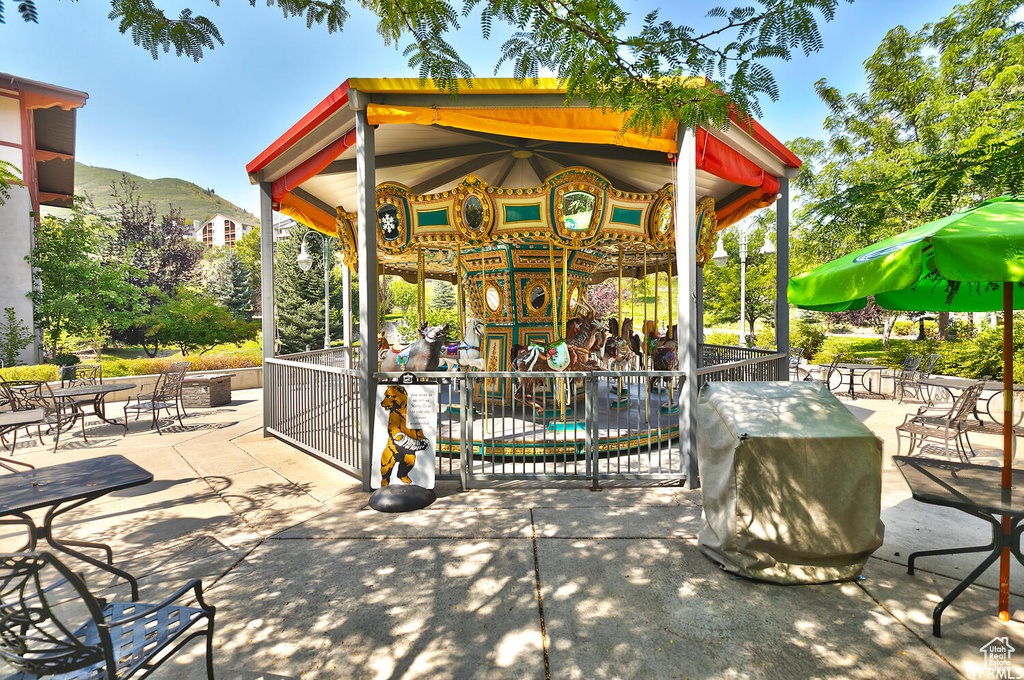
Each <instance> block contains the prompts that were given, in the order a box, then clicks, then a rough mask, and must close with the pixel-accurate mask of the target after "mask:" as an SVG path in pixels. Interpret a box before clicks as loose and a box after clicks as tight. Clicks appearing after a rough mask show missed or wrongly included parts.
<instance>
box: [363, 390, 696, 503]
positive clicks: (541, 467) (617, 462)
mask: <svg viewBox="0 0 1024 680" xmlns="http://www.w3.org/2000/svg"><path fill="white" fill-rule="evenodd" d="M401 375H402V374H400V373H379V374H377V376H378V380H379V381H381V382H384V381H388V380H393V379H395V378H398V377H399V376H401ZM413 375H414V376H416V378H417V379H420V380H428V381H435V380H437V378H438V374H437V373H416V374H413ZM444 380H447V381H448V382H447V384H442V385H441V386H440V390H439V392H438V402H439V403H438V405H437V406H438V414H439V415H438V441H437V447H436V449H437V467H436V469H435V476H436V477H437V478H439V479H459V480H460V482H461V484H462V486H463V488H467V489H468V488H472V487H473V485H474V483H475V482H478V481H510V480H583V481H589V482H590V483H591V484H592V485H593V486H594V487H595V488H596V487H598V486H599V485H600V482H601V481H604V480H663V481H683V480H684V479H685V478H686V473H685V470H686V461H685V460H684V457H683V455H682V452H681V450H680V447H679V444H678V437H679V408H678V403H679V392H680V389H681V386H682V384H683V382H684V381H685V374H683V373H682V372H680V371H655V372H643V371H628V372H621V373H605V372H595V373H589V372H579V373H569V372H566V373H558V374H551V373H547V374H543V373H538V374H522V373H514V372H507V371H489V372H469V373H452V374H448V376H447V377H446V378H444ZM521 381H526V384H525V385H522V386H520V383H521ZM481 390H483V391H485V392H486V393H487V394H503V395H509V394H513V395H514V398H513V399H502V400H501V401H500V402H494V403H492V402H491V401H490V400H488V401H487V402H486V403H484V402H483V401H477V400H476V399H474V395H478V394H479V393H480V392H481ZM524 390H526V392H525V393H526V396H527V398H526V399H523V398H522V397H523V394H524ZM558 394H562V395H564V398H563V399H562V400H559V399H558V398H557V395H558ZM531 397H532V398H531ZM563 404H564V410H563Z"/></svg>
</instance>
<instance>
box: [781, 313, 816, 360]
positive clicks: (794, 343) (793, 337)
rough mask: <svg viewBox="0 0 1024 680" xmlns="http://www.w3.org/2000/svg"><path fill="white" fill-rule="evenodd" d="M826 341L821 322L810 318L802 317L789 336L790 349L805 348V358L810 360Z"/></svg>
mask: <svg viewBox="0 0 1024 680" xmlns="http://www.w3.org/2000/svg"><path fill="white" fill-rule="evenodd" d="M824 341H825V329H824V327H823V326H822V324H821V322H819V321H818V320H817V319H814V318H811V317H809V316H806V315H805V316H801V317H800V318H799V319H798V320H797V322H796V324H795V325H794V326H793V330H792V332H790V334H789V346H790V347H803V348H804V353H803V356H804V358H805V359H810V358H811V357H813V356H814V355H815V354H817V352H818V348H819V347H821V343H823V342H824Z"/></svg>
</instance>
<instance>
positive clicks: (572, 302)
mask: <svg viewBox="0 0 1024 680" xmlns="http://www.w3.org/2000/svg"><path fill="white" fill-rule="evenodd" d="M580 295H581V293H580V284H578V283H577V284H576V285H575V286H573V289H572V293H570V294H569V311H571V312H574V311H576V305H578V304H579V303H580Z"/></svg>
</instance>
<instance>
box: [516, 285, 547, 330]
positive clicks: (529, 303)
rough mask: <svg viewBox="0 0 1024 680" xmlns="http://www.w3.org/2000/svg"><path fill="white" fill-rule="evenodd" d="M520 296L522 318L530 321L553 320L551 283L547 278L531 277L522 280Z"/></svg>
mask: <svg viewBox="0 0 1024 680" xmlns="http://www.w3.org/2000/svg"><path fill="white" fill-rule="evenodd" d="M520 283H521V287H520V296H519V299H520V300H521V301H522V312H521V314H520V316H522V317H526V318H529V319H541V320H543V319H550V318H551V300H552V296H551V281H550V279H549V278H545V277H531V278H528V279H525V280H521V281H520Z"/></svg>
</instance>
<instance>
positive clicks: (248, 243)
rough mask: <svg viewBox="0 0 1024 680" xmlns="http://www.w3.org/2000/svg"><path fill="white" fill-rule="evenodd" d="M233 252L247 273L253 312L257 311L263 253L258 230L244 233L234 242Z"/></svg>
mask: <svg viewBox="0 0 1024 680" xmlns="http://www.w3.org/2000/svg"><path fill="white" fill-rule="evenodd" d="M235 252H236V253H238V259H239V260H241V261H242V264H243V265H244V266H245V269H246V271H248V272H249V287H250V288H252V304H253V309H254V310H259V309H260V305H261V304H262V300H261V297H260V286H261V283H260V282H261V281H262V280H263V270H262V266H261V263H262V262H263V251H262V246H261V245H260V230H259V229H253V230H251V231H248V232H246V233H245V235H244V236H242V238H240V239H238V240H237V241H235Z"/></svg>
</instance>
